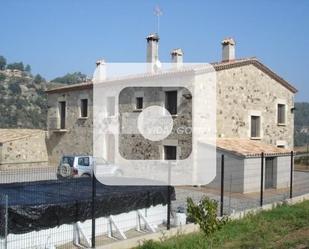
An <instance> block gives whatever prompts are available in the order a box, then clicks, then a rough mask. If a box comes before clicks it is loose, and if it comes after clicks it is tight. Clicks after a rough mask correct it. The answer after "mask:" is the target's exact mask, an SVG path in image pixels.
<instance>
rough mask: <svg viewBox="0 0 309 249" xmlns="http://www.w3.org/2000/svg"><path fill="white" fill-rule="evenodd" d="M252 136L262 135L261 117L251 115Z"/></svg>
mask: <svg viewBox="0 0 309 249" xmlns="http://www.w3.org/2000/svg"><path fill="white" fill-rule="evenodd" d="M251 137H252V138H259V137H261V117H260V116H251Z"/></svg>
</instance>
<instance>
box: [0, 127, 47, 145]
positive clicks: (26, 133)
mask: <svg viewBox="0 0 309 249" xmlns="http://www.w3.org/2000/svg"><path fill="white" fill-rule="evenodd" d="M42 132H44V131H43V130H39V129H0V144H3V143H6V142H10V141H14V140H18V139H23V138H26V137H30V136H33V135H36V134H39V133H42Z"/></svg>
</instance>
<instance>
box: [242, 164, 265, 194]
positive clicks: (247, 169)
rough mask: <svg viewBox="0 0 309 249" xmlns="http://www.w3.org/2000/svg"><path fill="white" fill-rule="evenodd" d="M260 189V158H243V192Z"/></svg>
mask: <svg viewBox="0 0 309 249" xmlns="http://www.w3.org/2000/svg"><path fill="white" fill-rule="evenodd" d="M264 165H265V164H264ZM264 174H265V170H264ZM260 189H261V158H247V159H245V160H244V193H250V192H259V191H260Z"/></svg>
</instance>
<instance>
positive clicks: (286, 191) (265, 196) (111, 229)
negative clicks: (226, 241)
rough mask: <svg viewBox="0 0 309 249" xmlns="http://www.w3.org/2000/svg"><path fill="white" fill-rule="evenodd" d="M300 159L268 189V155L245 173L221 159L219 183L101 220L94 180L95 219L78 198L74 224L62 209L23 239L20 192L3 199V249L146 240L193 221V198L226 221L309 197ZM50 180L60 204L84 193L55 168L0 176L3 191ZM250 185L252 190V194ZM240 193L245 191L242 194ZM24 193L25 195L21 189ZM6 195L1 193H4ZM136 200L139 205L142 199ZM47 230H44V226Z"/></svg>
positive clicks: (182, 190)
mask: <svg viewBox="0 0 309 249" xmlns="http://www.w3.org/2000/svg"><path fill="white" fill-rule="evenodd" d="M302 156H303V155H302ZM298 157H299V156H298V155H294V153H293V152H291V154H290V155H289V156H287V158H286V160H285V164H284V165H285V166H284V167H282V168H280V167H279V166H278V167H277V168H276V169H274V170H280V179H275V180H274V185H273V186H272V185H268V186H267V184H269V182H268V179H266V173H268V172H266V171H267V170H268V169H267V166H266V158H267V154H261V155H260V157H258V159H256V160H255V165H254V167H253V165H249V166H248V167H245V166H244V165H243V166H242V169H243V170H244V172H245V173H244V174H240V173H239V172H235V171H234V170H231V169H232V167H233V165H234V164H235V162H234V161H233V159H231V158H229V157H227V156H224V155H222V156H221V157H220V158H219V160H218V167H217V177H216V184H209V185H206V186H177V187H175V188H173V187H168V186H166V187H164V188H165V190H164V191H166V192H165V193H166V194H164V196H166V199H164V201H162V203H161V204H160V203H159V204H158V203H155V200H156V199H157V198H158V197H157V196H156V195H151V194H148V195H149V196H148V197H147V201H146V202H147V203H146V204H145V205H144V206H145V207H142V208H136V209H132V210H130V211H128V210H126V209H125V208H124V210H125V211H124V212H122V213H119V214H117V215H108V216H102V215H98V212H99V211H100V210H99V209H100V208H102V206H99V205H98V202H99V198H100V192H99V189H98V188H97V187H98V184H99V183H98V182H97V181H96V179H95V178H94V177H93V178H91V179H89V181H90V183H91V184H90V188H88V189H87V191H88V192H87V194H89V200H88V204H87V205H88V206H87V210H88V211H87V212H89V213H90V216H87V215H83V214H82V213H81V209H80V207H79V205H81V203H80V200H78V199H76V200H75V201H73V202H72V205H71V207H70V210H71V211H72V210H73V211H74V210H76V211H74V212H76V216H75V219H74V221H72V220H68V221H64V222H59V221H57V219H62V218H64V219H65V215H66V214H65V213H66V212H65V211H64V209H63V208H62V207H61V205H59V207H58V208H59V209H58V210H57V217H55V218H54V220H53V221H52V222H51V224H50V228H46V227H45V228H44V229H39V228H38V229H30V228H31V225H32V224H31V223H30V222H29V223H27V220H24V222H25V223H27V224H25V225H28V226H29V227H28V228H25V232H19V233H18V234H14V233H12V232H10V227H12V224H11V223H14V222H18V221H17V220H14V219H12V217H11V219H10V214H11V213H12V212H13V211H14V208H15V206H14V196H13V195H14V194H18V195H19V196H21V198H26V196H27V195H22V193H16V192H10V193H9V194H2V195H1V194H0V229H2V230H0V248H1V249H2V248H3V249H11V248H24V249H26V248H28V249H30V248H36V249H39V248H45V249H52V248H53V249H55V248H63V249H70V248H77V246H81V245H82V246H84V247H85V248H95V247H98V246H103V247H104V245H106V244H109V243H113V242H115V241H117V240H124V239H127V238H132V237H136V236H142V235H144V234H145V233H151V232H158V231H161V232H162V234H164V231H165V230H168V229H170V228H171V227H175V226H179V225H183V224H184V223H186V222H188V220H187V219H186V218H187V198H188V197H191V198H192V199H193V200H194V201H195V202H198V201H200V200H201V199H202V198H203V197H208V198H210V199H213V200H216V201H217V202H218V216H222V215H229V214H232V213H234V212H238V211H243V210H247V209H250V208H256V207H259V206H262V205H265V204H270V203H275V202H278V201H283V200H286V199H289V198H292V197H294V196H300V195H303V194H307V193H309V171H296V170H295V169H294V159H295V158H296V159H297V158H298ZM278 165H279V164H278ZM240 168H241V167H240ZM273 174H275V175H276V172H273ZM277 175H279V174H277ZM45 180H54V181H52V182H54V183H55V191H54V192H53V193H54V194H55V193H56V194H55V195H56V198H59V200H64V201H63V203H65V202H66V201H65V200H66V199H68V200H69V199H70V200H71V199H72V197H71V196H70V193H72V195H73V193H74V192H76V191H78V192H81V193H82V192H83V191H84V190H83V189H82V188H81V187H80V186H81V185H79V184H78V183H76V185H74V183H72V182H71V180H70V182H71V184H72V185H71V187H70V189H71V190H70V191H72V192H66V193H64V192H63V191H62V189H61V188H62V186H63V185H62V184H63V182H61V181H60V180H57V178H56V170H55V169H54V168H44V169H28V170H27V169H24V170H15V171H13V170H11V171H1V172H0V190H1V188H4V186H5V187H6V188H9V187H10V184H12V183H17V182H20V183H22V184H24V185H25V186H28V188H29V186H32V185H31V184H33V183H36V182H40V181H45ZM58 183H59V184H58ZM33 186H35V185H33ZM245 186H249V187H250V188H251V189H250V188H249V187H248V189H249V190H250V191H248V189H246V187H245ZM252 186H255V187H252ZM239 189H242V190H243V191H239ZM30 190H31V195H32V199H35V200H37V201H39V200H40V199H46V198H45V197H46V196H44V198H43V195H46V192H44V191H43V190H42V189H41V188H36V187H32V188H30ZM19 191H23V190H22V189H20V190H19ZM174 191H175V196H174ZM3 192H4V191H0V193H3ZM23 196H24V197H23ZM174 197H175V198H174ZM125 198H129V197H128V195H124V196H123V200H124V203H125ZM130 198H131V197H130ZM134 198H135V197H134ZM136 198H137V199H136V200H137V202H138V197H136ZM15 199H16V198H15ZM25 203H27V202H25ZM111 203H112V204H109V203H105V204H104V205H103V206H104V208H105V209H112V208H113V206H111V205H114V206H118V207H117V208H122V206H123V205H124V204H123V203H122V202H121V201H119V202H118V204H115V202H112V201H111ZM36 208H38V209H39V208H40V207H38V206H36ZM41 208H42V209H44V208H45V209H46V208H48V207H46V206H42V207H41ZM12 210H13V211H12ZM22 212H24V214H25V213H27V214H29V215H31V209H27V208H25V209H24V210H22ZM63 216H64V217H63ZM59 217H60V218H59ZM81 217H83V218H81ZM41 218H42V217H41ZM46 220H47V219H46ZM46 220H44V218H43V219H42V221H41V222H42V223H44V222H45V223H46V222H47V221H46ZM57 222H58V225H57ZM54 224H56V225H54ZM45 225H48V224H45ZM42 227H44V224H43V225H42Z"/></svg>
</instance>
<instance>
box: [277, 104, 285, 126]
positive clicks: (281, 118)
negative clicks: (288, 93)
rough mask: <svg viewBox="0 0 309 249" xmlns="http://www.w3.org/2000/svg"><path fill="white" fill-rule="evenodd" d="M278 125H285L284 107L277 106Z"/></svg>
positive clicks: (281, 105)
mask: <svg viewBox="0 0 309 249" xmlns="http://www.w3.org/2000/svg"><path fill="white" fill-rule="evenodd" d="M278 124H285V105H283V104H278Z"/></svg>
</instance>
